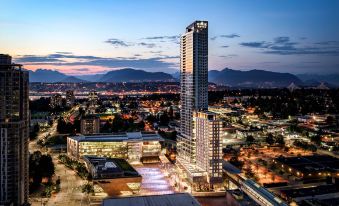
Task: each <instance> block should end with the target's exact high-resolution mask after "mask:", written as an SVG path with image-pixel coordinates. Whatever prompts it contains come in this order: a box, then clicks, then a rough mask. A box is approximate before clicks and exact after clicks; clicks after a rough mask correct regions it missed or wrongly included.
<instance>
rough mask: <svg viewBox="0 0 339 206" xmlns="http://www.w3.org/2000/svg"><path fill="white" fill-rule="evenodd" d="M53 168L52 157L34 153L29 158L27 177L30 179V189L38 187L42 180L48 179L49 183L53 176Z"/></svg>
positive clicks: (38, 152) (37, 152)
mask: <svg viewBox="0 0 339 206" xmlns="http://www.w3.org/2000/svg"><path fill="white" fill-rule="evenodd" d="M54 172H55V167H54V163H53V161H52V157H51V156H50V155H49V154H42V153H41V152H40V151H35V152H34V153H33V154H30V156H29V177H30V179H31V185H30V186H31V189H32V190H35V189H37V188H38V187H40V184H41V182H42V179H43V178H48V179H49V182H50V181H51V177H52V176H53V175H54Z"/></svg>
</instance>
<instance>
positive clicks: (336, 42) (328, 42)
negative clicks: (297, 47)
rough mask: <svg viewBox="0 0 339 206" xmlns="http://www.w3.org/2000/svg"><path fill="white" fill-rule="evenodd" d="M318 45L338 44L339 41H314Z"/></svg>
mask: <svg viewBox="0 0 339 206" xmlns="http://www.w3.org/2000/svg"><path fill="white" fill-rule="evenodd" d="M315 44H318V45H327V46H339V41H322V42H316V43H315Z"/></svg>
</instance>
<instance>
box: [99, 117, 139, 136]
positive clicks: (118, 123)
mask: <svg viewBox="0 0 339 206" xmlns="http://www.w3.org/2000/svg"><path fill="white" fill-rule="evenodd" d="M144 128H145V123H144V122H143V121H141V122H138V123H134V119H133V118H132V117H131V118H128V119H124V118H122V117H121V115H119V114H115V115H114V118H113V119H109V120H107V121H106V122H105V124H104V125H103V126H102V127H101V128H100V131H101V132H103V133H111V132H126V131H128V132H129V131H142V130H144Z"/></svg>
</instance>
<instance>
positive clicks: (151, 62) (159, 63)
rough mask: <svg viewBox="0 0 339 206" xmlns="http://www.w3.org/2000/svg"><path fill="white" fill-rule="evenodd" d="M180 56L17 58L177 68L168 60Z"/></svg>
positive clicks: (33, 62) (38, 61)
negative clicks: (167, 60)
mask: <svg viewBox="0 0 339 206" xmlns="http://www.w3.org/2000/svg"><path fill="white" fill-rule="evenodd" d="M176 58H179V57H178V56H166V55H163V56H159V57H153V58H136V56H134V57H115V58H104V57H98V56H78V55H63V54H49V55H45V56H35V55H24V56H18V57H16V58H15V61H16V62H17V63H22V64H24V65H55V66H101V67H107V68H111V67H113V68H114V67H133V68H143V69H147V68H176V67H177V64H176V63H173V62H166V59H176Z"/></svg>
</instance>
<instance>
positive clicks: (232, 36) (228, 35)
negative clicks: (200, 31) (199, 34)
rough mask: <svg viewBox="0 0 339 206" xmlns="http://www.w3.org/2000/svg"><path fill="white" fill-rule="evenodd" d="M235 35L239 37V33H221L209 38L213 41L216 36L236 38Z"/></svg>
mask: <svg viewBox="0 0 339 206" xmlns="http://www.w3.org/2000/svg"><path fill="white" fill-rule="evenodd" d="M237 37H240V35H239V34H235V33H233V34H222V35H218V36H213V37H211V38H210V40H212V41H214V40H216V39H217V38H229V39H233V38H237Z"/></svg>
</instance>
